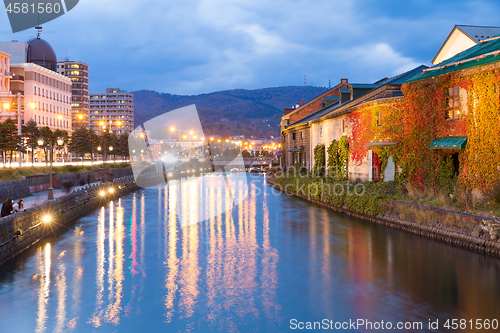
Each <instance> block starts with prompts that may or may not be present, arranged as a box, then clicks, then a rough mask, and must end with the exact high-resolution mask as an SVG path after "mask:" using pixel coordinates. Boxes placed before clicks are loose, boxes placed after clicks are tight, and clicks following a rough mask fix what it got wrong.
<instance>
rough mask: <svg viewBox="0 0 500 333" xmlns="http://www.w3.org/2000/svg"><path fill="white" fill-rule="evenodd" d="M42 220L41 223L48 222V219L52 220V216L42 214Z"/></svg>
mask: <svg viewBox="0 0 500 333" xmlns="http://www.w3.org/2000/svg"><path fill="white" fill-rule="evenodd" d="M42 221H43V223H49V222H50V221H52V216H50V215H44V216H43V218H42Z"/></svg>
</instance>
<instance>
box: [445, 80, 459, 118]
mask: <svg viewBox="0 0 500 333" xmlns="http://www.w3.org/2000/svg"><path fill="white" fill-rule="evenodd" d="M445 116H446V119H449V120H457V119H460V89H459V88H458V87H453V88H448V110H447V112H446V115H445Z"/></svg>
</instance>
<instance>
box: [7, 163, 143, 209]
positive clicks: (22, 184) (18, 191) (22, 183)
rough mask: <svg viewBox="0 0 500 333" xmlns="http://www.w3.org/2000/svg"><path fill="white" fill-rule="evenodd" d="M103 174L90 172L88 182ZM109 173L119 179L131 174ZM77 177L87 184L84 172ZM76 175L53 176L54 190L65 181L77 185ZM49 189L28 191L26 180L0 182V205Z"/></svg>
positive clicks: (112, 170) (127, 170)
mask: <svg viewBox="0 0 500 333" xmlns="http://www.w3.org/2000/svg"><path fill="white" fill-rule="evenodd" d="M101 173H102V174H103V173H104V170H92V171H91V172H90V181H91V182H96V181H97V178H98V176H99V175H100V174H101ZM109 173H111V174H112V175H113V177H114V178H119V177H125V176H131V175H132V174H133V172H132V169H131V168H126V169H111V170H109V172H108V174H109ZM78 176H79V177H80V179H83V180H84V181H85V183H87V173H86V172H80V173H78ZM76 180H77V177H76V173H67V174H62V175H55V174H54V178H53V186H54V188H55V189H58V188H62V184H64V182H65V181H70V182H71V183H72V184H73V186H74V185H78V184H76ZM48 188H49V184H43V185H38V186H32V187H31V191H30V186H29V184H28V183H27V181H26V180H24V179H23V180H12V181H8V182H0V203H2V202H4V201H5V200H6V199H7V198H11V199H14V200H15V199H19V198H25V197H28V196H30V195H31V193H34V192H37V191H44V190H47V189H48Z"/></svg>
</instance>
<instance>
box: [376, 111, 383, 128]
mask: <svg viewBox="0 0 500 333" xmlns="http://www.w3.org/2000/svg"><path fill="white" fill-rule="evenodd" d="M382 116H383V114H382V111H379V112H378V114H377V126H379V127H380V126H382Z"/></svg>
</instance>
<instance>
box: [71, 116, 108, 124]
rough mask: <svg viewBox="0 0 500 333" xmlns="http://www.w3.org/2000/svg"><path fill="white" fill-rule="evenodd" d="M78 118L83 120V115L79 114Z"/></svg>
mask: <svg viewBox="0 0 500 333" xmlns="http://www.w3.org/2000/svg"><path fill="white" fill-rule="evenodd" d="M77 117H78V120H82V119H83V114H79V115H78V116H77ZM101 125H102V122H101Z"/></svg>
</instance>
